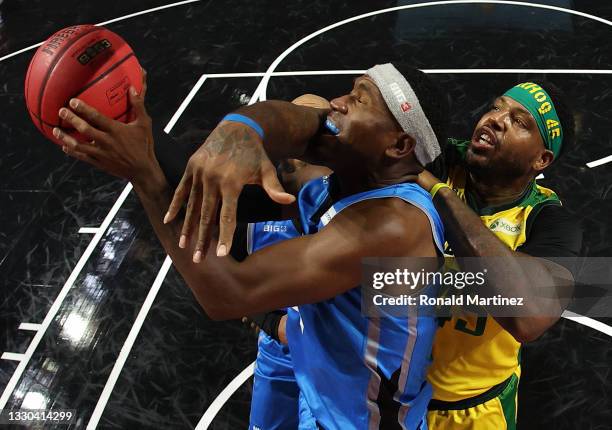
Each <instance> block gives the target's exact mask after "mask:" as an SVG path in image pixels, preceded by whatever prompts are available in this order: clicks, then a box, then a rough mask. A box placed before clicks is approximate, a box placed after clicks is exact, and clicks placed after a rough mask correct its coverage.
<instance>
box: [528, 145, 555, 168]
mask: <svg viewBox="0 0 612 430" xmlns="http://www.w3.org/2000/svg"><path fill="white" fill-rule="evenodd" d="M554 160H555V154H553V152H552V151H551V150H550V149H545V150H544V151H543V152H541V153H540V157H539V158H538V159H536V160H535V163H534V166H533V168H534V169H535V171H536V172H538V173H539V172H541V171H543V170H544V169H546V168H547V167H548V166H550V165H551V164H552V162H553V161H554Z"/></svg>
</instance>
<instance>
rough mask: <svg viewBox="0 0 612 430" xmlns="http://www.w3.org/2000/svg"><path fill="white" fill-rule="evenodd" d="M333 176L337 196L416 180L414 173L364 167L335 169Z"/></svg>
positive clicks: (345, 195) (340, 196) (341, 196)
mask: <svg viewBox="0 0 612 430" xmlns="http://www.w3.org/2000/svg"><path fill="white" fill-rule="evenodd" d="M334 173H335V176H336V178H337V180H338V188H339V189H338V193H339V196H338V197H339V198H343V197H347V196H350V195H353V194H357V193H361V192H364V191H368V190H374V189H377V188H383V187H388V186H390V185H395V184H401V183H404V182H416V180H417V176H418V175H417V174H416V173H406V172H405V171H404V172H400V171H395V172H394V171H393V169H387V170H384V171H382V172H376V171H375V172H370V171H367V170H366V169H363V170H360V169H336V170H334Z"/></svg>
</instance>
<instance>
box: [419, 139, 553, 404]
mask: <svg viewBox="0 0 612 430" xmlns="http://www.w3.org/2000/svg"><path fill="white" fill-rule="evenodd" d="M449 143H450V144H451V145H450V146H451V147H450V148H449V150H455V151H456V153H457V154H459V157H460V158H462V157H461V156H462V155H463V154H465V150H466V149H467V145H468V144H469V142H465V141H458V140H454V139H453V140H449ZM466 180H467V171H466V169H465V167H464V166H463V164H462V163H457V164H455V165H453V166H451V167H450V168H449V170H448V179H447V183H448V184H449V185H450V186H451V188H453V189H454V190H455V192H456V193H457V195H458V196H459V198H461V199H462V200H463V201H464V202H465V203H466V204H467V205H468V206H470V207H471V208H472V209H473V210H474V211H476V213H478V214H479V215H480V218H481V219H482V221H483V223H484V224H485V225H486V226H487V227H488V228H489V229H490V230H491V231H492V232H493V233H494V234H495V235H496V236H497V237H498V238H499V239H500V240H501V241H502V242H504V243H505V244H506V245H507V246H508V248H510V249H512V250H517V249H518V248H519V247H520V246H521V245H523V244H524V243H525V242H526V240H527V236H528V234H529V230H530V227H531V225H530V224H531V223H532V222H533V219H534V218H535V216H536V215H537V214H538V213H539V212H540V211H541V210H542V208H544V207H546V206H551V205H555V206H560V205H561V202H560V200H559V198H558V197H557V195H556V194H555V193H554V192H553V191H552V190H550V189H548V188H544V187H542V186H540V185H538V184H536V183H535V181H534V182H533V183H532V184H531V186H530V187H528V188H527V189H526V190H525V192H524V193H523V195H522V196H521V197H520V198H518V199H517V200H516V201H514V202H512V203H509V204H506V205H503V206H499V207H479V206H478V204H477V201H476V199H475V198H474V196H473V195H471V194H470V193H469V191H466V189H465V187H466ZM440 324H441V327H440V329H439V330H438V332H437V334H436V338H435V341H434V347H433V358H434V360H433V363H432V366H431V367H430V369H429V374H428V379H429V382H430V383H431V385H432V386H433V399H435V400H439V401H443V402H458V401H461V400H465V399H469V398H473V397H476V396H479V395H481V394H483V393H485V392H486V391H489V390H490V389H491V388H492V387H495V386H497V385H499V384H501V383H503V382H504V381H506V380H508V379H509V378H510V377H511V375H512V374H516V375H517V376H519V375H520V358H519V352H520V348H521V344H520V343H519V342H517V341H516V340H515V339H514V337H513V336H512V335H511V334H510V333H508V332H507V331H506V330H504V329H503V328H502V327H501V326H500V325H499V324H498V323H497V322H496V321H495V320H494V319H493V318H492V317H478V316H477V315H475V314H473V315H470V314H467V313H466V314H463V315H459V316H454V317H453V318H447V319H441V320H440Z"/></svg>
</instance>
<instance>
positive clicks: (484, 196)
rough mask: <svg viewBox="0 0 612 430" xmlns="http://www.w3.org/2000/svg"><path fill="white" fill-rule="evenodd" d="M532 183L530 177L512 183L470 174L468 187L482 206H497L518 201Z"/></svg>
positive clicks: (489, 176)
mask: <svg viewBox="0 0 612 430" xmlns="http://www.w3.org/2000/svg"><path fill="white" fill-rule="evenodd" d="M532 181H533V178H532V177H521V178H517V179H515V180H514V181H511V180H508V179H506V178H501V180H500V179H497V180H496V179H494V178H492V177H491V175H487V176H486V177H483V176H480V175H478V174H476V173H473V172H470V173H469V179H468V186H469V189H470V191H472V192H473V193H475V194H476V197H477V198H478V200H480V201H481V202H482V203H483V204H484V206H499V205H503V204H506V203H510V202H513V201H515V200H516V199H518V198H519V197H520V196H521V195H522V194H523V193H524V192H525V189H526V188H527V187H528V186H529V184H531V182H532Z"/></svg>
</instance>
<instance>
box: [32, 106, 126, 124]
mask: <svg viewBox="0 0 612 430" xmlns="http://www.w3.org/2000/svg"><path fill="white" fill-rule="evenodd" d="M28 112H30V114H32V115H33V116H34V117H35V118H36V119H37V120H38V121H40V122H41V123H42V124H43V125H46V126H47V127H58V128H62V125H61V124H51V123H48V122H47V121H45V120H43V119H42V118H41V117H40V116H39V115H36V114H35V113H34V112H32V111H31V110H29V109H28ZM129 112H130V107H129V106H128V108H127V109H126V110H124V111H123V113H121V114H119V115H117V116H115V117H113V119H114V120H117V119H119V118H121V117H122V116H123V115H127V114H128V113H129ZM43 129H44V127H43Z"/></svg>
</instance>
